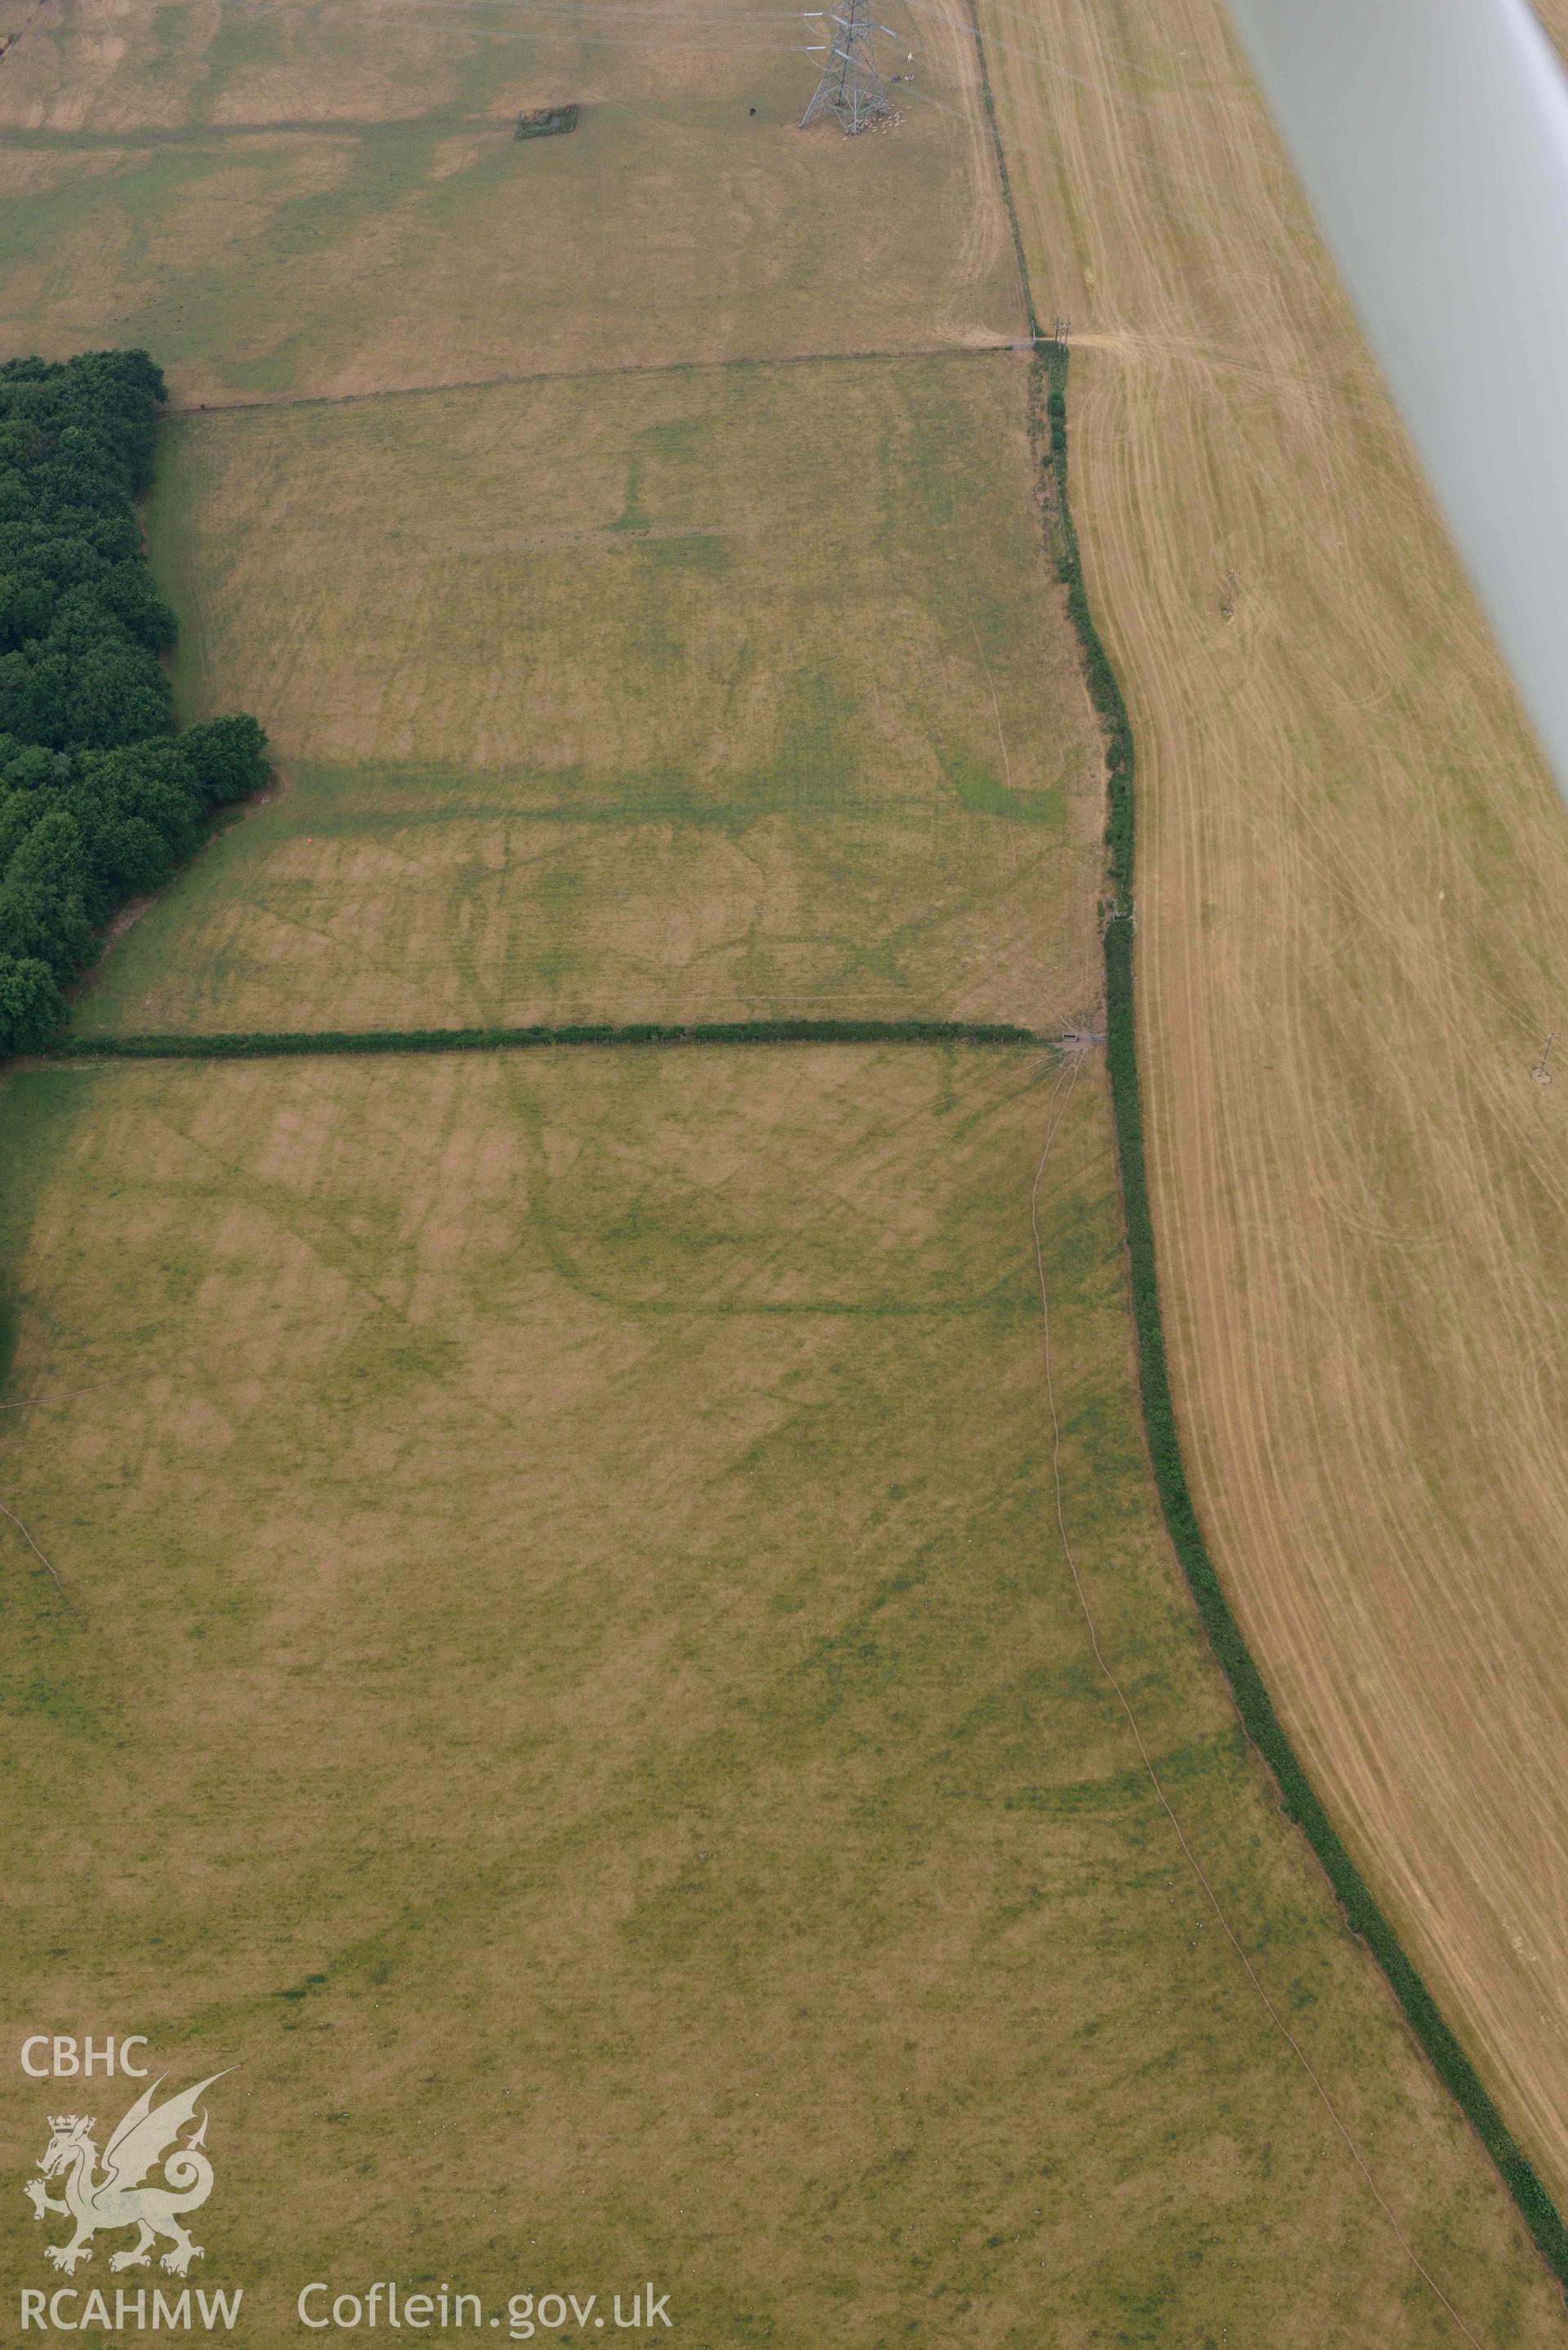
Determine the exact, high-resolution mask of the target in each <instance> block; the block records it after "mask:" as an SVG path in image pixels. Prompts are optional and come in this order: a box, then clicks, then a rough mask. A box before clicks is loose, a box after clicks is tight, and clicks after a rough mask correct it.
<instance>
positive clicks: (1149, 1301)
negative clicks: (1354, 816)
mask: <svg viewBox="0 0 1568 2350" xmlns="http://www.w3.org/2000/svg"><path fill="white" fill-rule="evenodd" d="M981 55H982V57H983V48H982V50H981ZM987 110H988V112H989V113H990V116H991V122H992V134H993V136H994V138H995V140H996V147H997V158H998V162H999V165H1001V166H1002V171H1003V175H1004V177H1003V187H1004V192H1006V193H1007V196H1008V202H1009V205H1010V207H1011V203H1012V198H1011V191H1010V190H1009V189H1008V188H1007V182H1006V180H1005V164H1004V162H1003V161H1002V136H1001V130H1000V126H999V125H998V123H997V121H996V118H995V113H994V109H992V108H991V106H990V102H989V87H988V92H987ZM1030 310H1031V315H1032V316H1033V299H1032V298H1031V301H1030ZM1038 369H1039V376H1040V378H1041V379H1042V380H1043V381H1044V385H1045V386H1047V387H1048V411H1047V412H1048V439H1047V441H1046V443H1045V445H1044V447H1043V448H1042V452H1041V454H1042V463H1043V466H1044V469H1045V470H1046V473H1047V475H1048V480H1049V484H1050V492H1051V504H1052V508H1053V513H1054V523H1055V527H1056V530H1057V532H1058V534H1059V546H1060V552H1059V556H1058V569H1059V574H1060V577H1061V579H1062V582H1063V585H1064V587H1065V589H1066V593H1067V605H1068V611H1069V615H1070V617H1071V619H1072V623H1073V627H1074V629H1075V633H1076V636H1077V639H1078V643H1079V647H1080V650H1081V651H1082V653H1083V658H1084V667H1085V678H1086V681H1087V684H1088V688H1089V692H1090V695H1091V698H1092V699H1093V701H1094V703H1095V707H1096V711H1097V712H1098V713H1099V717H1100V720H1101V723H1102V724H1103V726H1104V728H1105V732H1106V884H1107V902H1106V909H1105V915H1104V924H1103V943H1104V951H1105V969H1106V1063H1107V1067H1108V1072H1109V1076H1110V1087H1111V1106H1112V1116H1113V1121H1114V1124H1115V1128H1116V1159H1117V1166H1118V1170H1119V1175H1120V1182H1121V1191H1122V1205H1123V1217H1124V1223H1125V1228H1126V1232H1127V1258H1128V1273H1129V1278H1130V1282H1131V1288H1132V1305H1133V1321H1134V1326H1135V1329H1136V1332H1137V1376H1138V1394H1139V1399H1140V1403H1141V1407H1142V1411H1143V1417H1144V1427H1145V1432H1146V1435H1147V1440H1148V1449H1149V1455H1150V1460H1151V1463H1152V1467H1153V1471H1154V1480H1155V1484H1156V1487H1157V1488H1158V1494H1159V1503H1160V1509H1161V1512H1162V1513H1163V1515H1164V1519H1165V1523H1166V1528H1167V1531H1168V1534H1169V1535H1170V1539H1171V1543H1172V1545H1173V1547H1174V1549H1175V1551H1176V1555H1177V1557H1178V1559H1179V1562H1180V1565H1181V1570H1182V1573H1183V1574H1184V1575H1185V1576H1186V1578H1187V1583H1188V1587H1189V1590H1190V1591H1191V1593H1192V1596H1193V1600H1194V1603H1195V1605H1196V1607H1197V1608H1198V1612H1199V1617H1200V1618H1201V1620H1202V1623H1203V1627H1204V1629H1205V1631H1206V1632H1207V1634H1208V1636H1209V1639H1210V1645H1211V1646H1212V1648H1213V1649H1214V1653H1215V1655H1216V1656H1217V1657H1218V1659H1219V1660H1220V1667H1221V1669H1222V1670H1223V1672H1224V1674H1225V1678H1226V1680H1227V1681H1228V1683H1229V1685H1230V1689H1231V1695H1232V1697H1233V1698H1234V1700H1235V1702H1236V1707H1237V1711H1239V1712H1240V1714H1241V1720H1242V1723H1243V1725H1244V1727H1245V1729H1246V1731H1247V1734H1248V1736H1249V1738H1250V1739H1251V1742H1252V1743H1253V1745H1254V1746H1255V1747H1256V1748H1257V1750H1258V1752H1260V1754H1262V1758H1263V1760H1264V1762H1265V1763H1267V1764H1268V1766H1269V1769H1270V1771H1271V1772H1272V1774H1273V1778H1274V1780H1275V1783H1276V1784H1277V1786H1278V1788H1279V1791H1280V1797H1281V1801H1282V1804H1283V1806H1284V1809H1285V1811H1286V1813H1287V1814H1288V1815H1289V1817H1290V1818H1291V1819H1293V1821H1294V1822H1295V1824H1296V1825H1297V1826H1298V1827H1299V1828H1300V1829H1301V1831H1302V1833H1303V1835H1304V1836H1305V1837H1306V1840H1307V1842H1308V1843H1309V1845H1310V1846H1312V1849H1313V1852H1314V1855H1315V1856H1316V1857H1317V1859H1318V1861H1319V1863H1320V1864H1321V1866H1322V1867H1323V1868H1324V1872H1325V1874H1326V1875H1327V1877H1328V1879H1329V1882H1330V1884H1331V1885H1332V1886H1333V1887H1334V1896H1335V1898H1336V1899H1337V1900H1338V1902H1339V1904H1340V1906H1341V1908H1342V1909H1343V1910H1344V1912H1345V1919H1346V1922H1347V1923H1348V1925H1349V1926H1350V1929H1351V1930H1352V1932H1353V1933H1355V1934H1356V1935H1358V1936H1359V1937H1360V1938H1361V1939H1362V1940H1363V1941H1364V1942H1365V1943H1366V1947H1367V1949H1368V1950H1370V1951H1371V1953H1372V1955H1373V1957H1374V1958H1375V1959H1376V1961H1377V1964H1378V1966H1379V1967H1380V1968H1381V1970H1382V1971H1383V1974H1384V1976H1385V1977H1386V1981H1387V1982H1388V1985H1389V1988H1390V1989H1391V1991H1393V1993H1394V1996H1395V1998H1396V1999H1397V2001H1398V2002H1399V2005H1400V2008H1401V2010H1402V2011H1403V2012H1404V2014H1405V2017H1406V2020H1407V2022H1408V2023H1409V2025H1410V2028H1411V2030H1412V2031H1413V2032H1414V2033H1415V2034H1416V2037H1417V2040H1418V2042H1419V2043H1420V2045H1421V2047H1422V2049H1423V2050H1424V2051H1425V2053H1426V2054H1427V2056H1428V2059H1429V2061H1430V2063H1431V2064H1432V2065H1433V2067H1434V2069H1435V2070H1436V2072H1437V2074H1438V2077H1439V2079H1440V2080H1441V2081H1442V2083H1443V2085H1444V2086H1445V2087H1446V2088H1447V2089H1448V2090H1449V2092H1450V2094H1451V2095H1452V2096H1453V2097H1454V2099H1455V2101H1456V2102H1457V2104H1458V2105H1459V2108H1460V2110H1461V2112H1462V2113H1463V2114H1464V2116H1465V2118H1466V2119H1467V2121H1469V2124H1470V2126H1471V2127H1472V2128H1473V2129H1474V2130H1475V2132H1476V2135H1477V2136H1478V2137H1480V2141H1481V2143H1482V2145H1483V2146H1484V2147H1485V2148H1486V2150H1487V2153H1488V2154H1489V2155H1490V2158H1491V2160H1492V2162H1493V2163H1494V2164H1495V2165H1496V2168H1497V2170H1498V2172H1499V2175H1500V2176H1501V2178H1502V2181H1503V2183H1504V2185H1505V2186H1506V2187H1507V2189H1508V2191H1509V2193H1510V2195H1511V2197H1512V2199H1513V2200H1514V2203H1515V2204H1516V2205H1517V2207H1518V2209H1519V2212H1520V2215H1521V2218H1522V2219H1523V2220H1524V2223H1525V2225H1526V2227H1527V2228H1528V2229H1529V2230H1530V2232H1531V2235H1532V2239H1533V2240H1534V2242H1535V2245H1536V2247H1537V2249H1538V2251H1540V2253H1541V2255H1542V2259H1543V2260H1544V2261H1545V2262H1546V2263H1547V2265H1548V2266H1549V2267H1550V2268H1551V2270H1552V2273H1553V2274H1554V2275H1555V2276H1556V2277H1557V2278H1558V2279H1559V2281H1560V2282H1562V2283H1563V2284H1564V2285H1568V2226H1565V2225H1564V2222H1563V2216H1562V2214H1561V2212H1560V2211H1559V2210H1558V2209H1557V2206H1556V2204H1555V2203H1554V2202H1553V2201H1552V2197H1551V2196H1550V2195H1549V2193H1548V2192H1547V2190H1546V2188H1545V2187H1544V2185H1543V2184H1542V2179H1541V2178H1540V2175H1539V2173H1538V2172H1537V2171H1536V2169H1535V2168H1534V2166H1533V2165H1532V2163H1531V2161H1530V2160H1529V2158H1528V2157H1527V2156H1526V2155H1525V2154H1524V2152H1523V2151H1522V2149H1521V2147H1520V2145H1519V2143H1518V2141H1517V2140H1516V2139H1515V2137H1514V2136H1513V2133H1512V2132H1511V2129H1510V2128H1509V2126H1508V2124H1507V2123H1506V2121H1505V2120H1504V2119H1503V2117H1502V2115H1501V2113H1500V2112H1499V2110H1498V2107H1497V2106H1496V2105H1495V2104H1494V2103H1493V2101H1492V2099H1491V2097H1490V2095H1489V2093H1488V2091H1487V2089H1486V2087H1485V2086H1484V2085H1483V2083H1482V2082H1481V2079H1480V2074H1478V2073H1477V2071H1476V2069H1475V2067H1474V2065H1473V2064H1471V2063H1470V2060H1469V2057H1468V2056H1467V2055H1466V2054H1465V2052H1464V2050H1463V2048H1462V2047H1461V2046H1460V2044H1459V2040H1458V2038H1457V2037H1456V2035H1455V2034H1454V2033H1453V2031H1452V2030H1451V2029H1450V2027H1449V2024H1448V2023H1447V2022H1445V2020H1444V2017H1443V2015H1442V2012H1441V2011H1440V2009H1439V2008H1438V2003H1437V2002H1436V2000H1435V1999H1434V1998H1433V1996H1432V1994H1431V1992H1430V1991H1428V1988H1427V1985H1426V1983H1425V1982H1424V1981H1423V1980H1422V1978H1421V1976H1420V1975H1419V1974H1418V1973H1417V1970H1416V1968H1415V1966H1414V1965H1413V1964H1412V1962H1411V1960H1409V1958H1408V1957H1407V1954H1406V1951H1405V1950H1404V1948H1403V1946H1402V1944H1401V1943H1400V1941H1399V1939H1398V1936H1397V1934H1396V1932H1395V1931H1394V1929H1393V1927H1392V1926H1391V1925H1390V1923H1389V1921H1388V1919H1387V1918H1386V1916H1385V1915H1384V1912H1383V1911H1382V1909H1381V1908H1379V1906H1378V1904H1377V1902H1376V1899H1375V1898H1374V1897H1373V1894H1372V1891H1371V1889H1370V1887H1368V1885H1367V1883H1366V1879H1365V1877H1363V1876H1362V1874H1361V1872H1360V1870H1359V1869H1358V1868H1357V1867H1356V1866H1355V1861H1354V1860H1353V1859H1352V1858H1351V1856H1350V1854H1349V1852H1348V1851H1347V1849H1346V1847H1345V1844H1344V1843H1343V1841H1342V1840H1341V1838H1340V1836H1339V1834H1338V1832H1337V1831H1336V1829H1335V1828H1334V1824H1333V1822H1332V1821H1331V1820H1330V1818H1329V1816H1328V1814H1327V1812H1326V1811H1325V1809H1324V1805H1323V1804H1322V1802H1321V1801H1320V1799H1319V1797H1318V1795H1317V1794H1316V1792H1315V1790H1314V1787H1313V1784H1312V1782H1311V1780H1310V1779H1309V1778H1308V1776H1307V1773H1306V1771H1305V1770H1304V1768H1303V1764H1302V1763H1301V1760H1300V1757H1299V1756H1298V1755H1297V1753H1296V1752H1295V1749H1294V1748H1293V1745H1292V1743H1291V1742H1290V1740H1289V1738H1288V1737H1287V1736H1286V1734H1285V1731H1284V1729H1283V1728H1282V1724H1281V1721H1280V1719H1279V1716H1278V1714H1277V1713H1276V1712H1275V1710H1274V1706H1273V1702H1272V1700H1271V1698H1270V1696H1269V1692H1268V1690H1267V1688H1266V1686H1265V1684H1264V1681H1263V1678H1262V1674H1261V1673H1260V1672H1259V1670H1258V1668H1257V1666H1256V1664H1255V1663H1254V1662H1253V1660H1252V1657H1251V1651H1250V1649H1249V1648H1248V1647H1247V1643H1246V1641H1245V1639H1244V1638H1243V1637H1242V1634H1241V1627H1240V1625H1239V1623H1238V1622H1237V1619H1236V1617H1235V1615H1234V1614H1233V1613H1232V1611H1231V1605H1230V1602H1229V1601H1228V1599H1227V1598H1226V1596H1225V1593H1224V1590H1223V1587H1222V1586H1221V1585H1220V1578H1219V1576H1218V1575H1217V1574H1216V1572H1215V1569H1214V1565H1213V1563H1212V1561H1211V1560H1210V1556H1209V1552H1208V1548H1207V1545H1206V1544H1205V1542H1204V1539H1203V1534H1202V1530H1201V1528H1200V1526H1199V1520H1198V1513H1197V1510H1196V1508H1195V1506H1194V1504H1193V1500H1192V1493H1191V1489H1190V1486H1189V1482H1188V1478H1187V1471H1186V1467H1185V1464H1184V1461H1183V1459H1182V1452H1181V1444H1180V1440H1179V1435H1178V1432H1177V1425H1176V1412H1175V1406H1174V1404H1173V1401H1172V1398H1171V1390H1170V1377H1169V1369H1168V1359H1167V1352H1166V1344H1165V1332H1164V1326H1163V1323H1162V1320H1161V1315H1160V1302H1159V1290H1158V1275H1157V1267H1156V1262H1155V1244H1154V1222H1153V1216H1152V1212H1151V1210H1150V1205H1149V1196H1148V1182H1147V1164H1146V1158H1145V1150H1144V1130H1143V1109H1142V1101H1141V1096H1140V1092H1139V1085H1138V1061H1137V1017H1136V998H1135V985H1136V974H1135V953H1134V946H1135V938H1136V931H1135V924H1134V914H1133V908H1134V894H1133V885H1134V874H1135V849H1136V821H1135V819H1136V799H1135V752H1134V744H1133V735H1132V726H1131V723H1130V721H1129V719H1128V717H1127V703H1126V701H1125V699H1124V697H1123V694H1122V691H1121V688H1120V686H1119V684H1118V683H1117V681H1116V671H1115V670H1114V669H1113V667H1112V665H1111V661H1110V659H1109V656H1108V655H1107V653H1106V649H1105V646H1104V644H1103V643H1102V642H1101V639H1100V636H1099V632H1098V630H1097V629H1096V626H1095V621H1094V616H1093V613H1092V612H1091V610H1090V607H1089V602H1088V598H1087V595H1086V593H1085V587H1084V578H1083V565H1082V560H1081V557H1080V556H1079V552H1078V545H1077V538H1076V535H1075V531H1074V527H1073V520H1072V512H1071V508H1070V505H1069V503H1068V494H1067V423H1066V381H1067V352H1066V349H1065V348H1064V347H1063V346H1061V345H1058V344H1049V345H1044V346H1043V355H1042V358H1041V359H1040V361H1039V362H1038ZM1036 415H1038V400H1037V401H1036Z"/></svg>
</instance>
